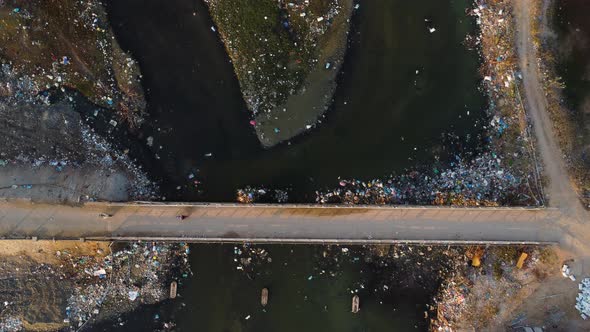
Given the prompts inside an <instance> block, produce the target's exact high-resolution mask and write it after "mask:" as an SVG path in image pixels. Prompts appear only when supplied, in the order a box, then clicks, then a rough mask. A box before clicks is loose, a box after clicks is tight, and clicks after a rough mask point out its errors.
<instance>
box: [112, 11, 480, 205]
mask: <svg viewBox="0 0 590 332" xmlns="http://www.w3.org/2000/svg"><path fill="white" fill-rule="evenodd" d="M108 3H109V5H108V12H109V18H110V20H111V21H112V24H113V28H114V31H115V34H116V36H117V38H118V40H119V41H120V44H121V45H122V47H123V48H124V49H126V50H128V51H130V52H131V54H132V55H133V56H134V57H135V58H136V59H137V60H138V61H139V64H140V67H141V71H142V73H143V84H144V88H145V90H146V94H147V100H148V113H149V118H148V121H146V122H147V125H145V126H144V127H143V128H142V129H141V133H140V138H139V139H140V140H141V142H142V144H145V139H146V138H147V137H148V136H153V137H154V145H153V147H152V148H150V154H151V156H156V158H159V159H158V161H157V162H156V164H157V167H151V169H149V167H148V171H149V172H150V173H151V175H152V176H154V177H155V178H157V179H159V180H162V181H163V182H162V190H163V193H164V194H165V196H166V198H167V199H169V200H177V199H182V200H199V201H235V191H236V189H237V188H243V187H245V186H247V185H252V186H266V187H271V188H290V189H291V195H290V196H291V200H292V201H294V202H309V201H313V200H314V198H315V196H314V192H315V190H318V189H325V188H326V187H330V188H332V187H335V186H337V183H338V180H337V179H338V177H339V176H341V177H345V178H357V179H367V180H368V179H373V178H376V177H386V176H387V175H389V174H391V173H392V172H398V173H400V172H404V170H405V169H407V168H411V167H415V166H417V165H423V164H425V163H427V164H430V163H433V162H434V160H435V157H440V158H441V160H442V161H445V160H446V157H447V156H448V155H449V152H450V151H451V150H453V153H455V150H459V151H460V152H461V151H462V150H474V149H476V148H477V147H478V146H479V143H480V140H479V134H480V133H481V124H482V122H481V121H479V120H481V119H482V117H483V116H484V111H483V110H484V107H485V98H484V97H483V96H482V94H481V93H480V92H479V91H478V89H477V86H478V82H479V80H480V78H479V76H478V74H477V67H478V59H477V54H476V53H475V52H474V51H467V50H466V49H465V47H464V45H463V44H462V42H463V40H464V38H465V36H466V35H467V34H468V33H470V32H473V31H474V29H475V27H474V23H473V21H472V20H471V19H468V18H467V17H466V15H465V9H466V8H467V6H468V4H470V1H468V0H445V1H435V0H419V1H404V0H375V1H366V2H362V3H361V5H360V8H359V9H358V10H356V11H355V13H354V16H353V24H352V26H353V28H352V31H351V34H350V37H349V40H350V41H349V44H350V45H349V51H348V53H347V56H346V58H345V62H344V65H343V69H342V73H341V75H340V77H339V80H338V81H339V86H338V88H337V90H336V94H335V97H334V101H333V105H332V107H331V109H330V110H329V111H328V112H327V114H326V116H325V118H324V119H322V123H321V124H320V125H319V126H317V128H314V129H312V130H311V131H309V132H308V133H306V134H304V135H303V136H300V137H297V138H295V139H294V140H292V141H291V142H288V143H284V144H282V145H280V146H277V147H275V148H272V149H269V150H267V149H263V148H262V147H261V145H260V144H259V142H258V140H257V138H256V135H255V133H254V130H253V128H251V126H250V125H249V123H248V122H249V120H250V117H249V114H248V111H247V108H246V105H245V103H244V102H243V100H242V98H241V94H240V91H239V85H238V82H237V81H236V78H235V75H234V73H233V69H232V64H231V63H230V60H229V58H228V56H227V54H226V53H225V50H224V47H223V45H222V43H221V42H220V40H219V37H218V35H217V34H216V33H215V32H213V31H212V30H211V26H212V25H213V23H212V22H211V19H210V17H209V16H208V12H207V8H206V6H205V5H204V4H203V3H202V2H201V1H195V0H192V1H191V0H170V1H156V0H128V1H108ZM427 18H428V19H430V20H431V21H432V25H433V26H434V27H435V28H436V31H435V32H434V33H430V32H429V31H428V29H427V24H426V22H425V19H427ZM293 111H296V110H293ZM468 111H469V114H470V115H467V114H468ZM448 133H454V134H457V135H458V136H460V137H461V138H462V139H461V140H460V141H461V144H459V145H457V144H453V146H452V147H451V146H450V145H451V144H450V142H448V141H445V139H444V134H448ZM467 135H469V136H470V138H471V140H469V141H466V140H465V138H466V137H467ZM209 154H210V155H209ZM191 174H193V175H194V176H195V177H194V178H192V179H190V180H189V176H190V175H191ZM195 180H197V181H199V182H200V183H199V184H198V185H197V186H195V185H194V181H195ZM177 187H180V189H177Z"/></svg>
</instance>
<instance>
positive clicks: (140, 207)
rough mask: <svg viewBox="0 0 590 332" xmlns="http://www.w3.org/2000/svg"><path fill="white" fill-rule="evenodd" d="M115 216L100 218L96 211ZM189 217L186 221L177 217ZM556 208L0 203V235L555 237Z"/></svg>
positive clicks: (343, 239) (299, 239) (322, 239)
mask: <svg viewBox="0 0 590 332" xmlns="http://www.w3.org/2000/svg"><path fill="white" fill-rule="evenodd" d="M101 212H104V213H108V214H111V215H113V217H111V218H109V219H102V218H100V217H99V213H101ZM180 214H183V215H188V216H189V217H188V218H187V219H185V220H183V221H181V220H178V219H177V218H176V216H177V215H180ZM560 217H561V213H560V212H559V211H558V210H553V209H523V208H500V209H489V208H437V207H375V206H368V207H363V206H354V207H343V206H317V205H316V206H296V205H253V206H252V205H247V206H246V205H234V204H212V205H207V204H180V203H179V204H141V203H130V204H108V203H91V204H85V205H84V206H80V207H72V206H63V205H45V204H32V203H28V202H0V236H2V237H5V238H23V237H33V236H36V237H38V238H39V239H42V238H48V239H51V238H56V239H72V238H80V237H84V238H88V239H115V240H132V239H140V238H141V239H158V240H179V239H183V240H186V241H193V242H198V241H209V242H236V241H238V242H241V241H247V242H278V243H280V242H290V243H330V242H339V243H394V242H441V243H445V242H449V243H451V242H452V243H456V242H468V243H469V242H498V243H514V242H517V243H544V242H558V241H560V239H561V233H562V232H561V230H560V229H559V228H558V227H557V225H556V224H557V221H559V219H560Z"/></svg>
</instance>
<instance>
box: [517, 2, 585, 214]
mask: <svg viewBox="0 0 590 332" xmlns="http://www.w3.org/2000/svg"><path fill="white" fill-rule="evenodd" d="M532 2H533V1H531V0H515V6H514V11H515V18H516V29H517V33H516V45H517V51H518V52H517V53H518V57H519V63H520V68H521V71H522V76H523V86H524V96H525V99H526V107H527V114H528V115H529V116H530V118H531V119H532V122H533V128H534V132H535V136H536V138H537V146H538V148H539V150H540V153H541V157H542V160H543V164H544V167H545V174H546V176H547V177H548V180H549V186H548V188H547V195H548V196H549V205H550V206H553V207H558V208H560V209H561V210H562V211H564V212H565V213H567V214H569V215H570V216H571V217H572V218H574V219H576V220H577V221H579V222H582V221H583V220H588V219H584V218H588V215H587V214H586V211H585V210H584V209H583V207H582V206H581V204H580V202H579V199H578V196H577V194H576V192H575V190H574V188H573V186H572V184H571V182H570V178H569V176H568V174H567V168H566V165H565V162H564V160H563V157H562V153H561V150H560V149H559V146H558V145H557V141H556V139H555V135H554V132H553V124H552V123H551V120H550V119H549V115H548V113H547V99H546V98H545V94H544V92H543V88H542V86H541V79H540V77H539V72H538V66H537V54H536V50H535V48H534V45H533V41H532V38H531V36H532V35H531V23H532V22H531V19H532V18H533V16H532V6H533V4H532Z"/></svg>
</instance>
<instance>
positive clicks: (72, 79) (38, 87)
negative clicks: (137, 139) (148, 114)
mask: <svg viewBox="0 0 590 332" xmlns="http://www.w3.org/2000/svg"><path fill="white" fill-rule="evenodd" d="M0 26H1V27H2V28H1V29H0V41H1V43H0V44H1V45H2V46H0V60H1V61H0V62H1V63H2V64H3V65H9V66H10V67H11V68H12V70H14V71H15V72H18V73H19V75H21V76H22V79H21V82H22V83H21V84H12V85H10V84H7V82H2V83H3V84H2V85H0V96H2V97H11V96H15V95H16V96H19V91H18V88H19V87H20V86H22V85H32V86H31V87H30V88H31V89H34V92H36V93H41V92H43V91H44V90H48V89H50V88H57V89H60V88H62V87H65V88H72V89H74V90H77V91H79V92H81V93H82V94H83V95H84V96H85V97H87V98H88V99H90V100H91V101H92V102H93V103H95V104H97V105H100V106H102V107H104V108H107V109H110V110H112V111H114V112H116V113H117V115H118V116H119V118H120V119H121V121H120V122H124V123H126V124H128V125H129V126H130V127H137V126H139V125H140V124H141V122H142V121H143V116H144V111H145V106H146V102H145V97H144V93H143V90H142V88H141V83H140V77H141V75H140V73H139V68H138V66H137V63H136V62H135V61H133V60H132V59H131V58H130V56H129V55H128V54H125V53H124V52H123V51H122V50H121V48H120V46H119V45H118V43H117V41H116V39H115V38H114V36H113V33H112V31H111V28H110V25H109V22H108V20H107V17H106V12H105V9H104V7H103V5H102V3H101V2H99V1H95V0H92V1H87V2H78V1H72V0H59V1H56V2H53V3H51V4H49V3H45V2H43V1H22V0H13V1H3V2H2V5H1V6H0Z"/></svg>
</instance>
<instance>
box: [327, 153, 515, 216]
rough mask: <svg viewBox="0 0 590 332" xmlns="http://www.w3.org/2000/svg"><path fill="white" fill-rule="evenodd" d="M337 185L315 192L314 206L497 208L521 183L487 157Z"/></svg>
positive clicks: (491, 155)
mask: <svg viewBox="0 0 590 332" xmlns="http://www.w3.org/2000/svg"><path fill="white" fill-rule="evenodd" d="M339 185H340V188H337V189H334V190H331V191H327V192H316V196H317V198H316V202H318V203H321V204H326V203H343V204H426V205H432V204H433V205H460V206H498V205H502V204H507V203H508V199H509V198H512V197H519V196H520V192H521V191H522V190H523V188H522V185H523V183H522V182H521V180H519V179H518V178H517V177H515V176H514V175H513V174H512V173H511V172H509V171H507V170H506V169H505V168H504V165H503V163H502V160H501V159H500V158H498V157H497V156H495V155H494V154H490V153H483V154H482V155H480V156H478V157H476V158H475V159H473V160H471V161H465V160H462V159H459V158H457V160H456V161H455V162H452V163H451V166H450V167H449V168H448V169H442V170H439V169H437V168H435V169H433V170H432V171H430V172H428V173H426V172H418V171H413V172H410V173H408V174H403V175H400V176H392V177H390V178H389V179H387V180H378V179H375V180H370V181H361V180H346V179H341V180H340V181H339ZM523 198H524V197H523ZM510 203H512V201H510Z"/></svg>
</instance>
